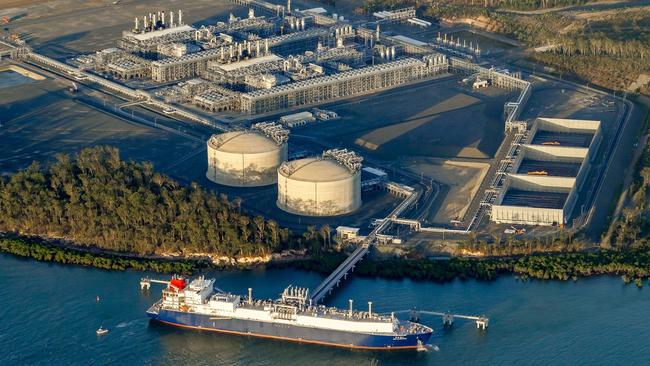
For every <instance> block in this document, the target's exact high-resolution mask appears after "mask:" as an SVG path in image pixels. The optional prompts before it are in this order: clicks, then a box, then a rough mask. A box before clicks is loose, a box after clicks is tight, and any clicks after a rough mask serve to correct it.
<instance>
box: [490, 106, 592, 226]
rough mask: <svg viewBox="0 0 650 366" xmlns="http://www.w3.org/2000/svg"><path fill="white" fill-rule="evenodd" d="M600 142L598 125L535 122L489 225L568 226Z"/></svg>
mask: <svg viewBox="0 0 650 366" xmlns="http://www.w3.org/2000/svg"><path fill="white" fill-rule="evenodd" d="M601 139H602V137H601V134H600V122H599V121H591V120H574V119H556V118H538V119H537V120H535V121H534V123H533V125H532V128H531V129H530V131H529V132H528V134H527V139H526V141H525V142H524V143H523V144H522V145H521V147H520V149H519V151H518V154H517V156H516V158H515V160H514V162H513V167H512V170H511V171H512V172H513V173H510V174H508V175H507V177H506V180H505V183H504V185H503V186H502V187H501V190H500V193H499V195H498V196H497V198H496V201H495V203H494V205H493V206H492V214H491V219H492V221H495V222H497V223H510V224H526V225H564V224H567V223H568V221H569V219H570V216H571V213H572V211H573V209H574V207H575V204H576V200H577V195H578V191H579V190H580V188H581V187H582V185H583V183H584V181H585V179H586V177H587V174H588V171H589V167H590V166H591V163H592V160H593V158H594V156H595V155H596V152H597V150H598V146H599V145H600V142H601Z"/></svg>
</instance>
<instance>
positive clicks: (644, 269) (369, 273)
mask: <svg viewBox="0 0 650 366" xmlns="http://www.w3.org/2000/svg"><path fill="white" fill-rule="evenodd" d="M0 252H3V253H7V254H11V255H14V256H17V257H23V258H29V259H35V260H37V261H41V262H54V263H60V264H75V265H82V266H85V267H94V268H98V269H105V270H122V271H123V270H127V269H133V270H138V271H153V272H158V273H177V274H183V275H193V274H196V273H197V272H201V271H207V270H220V271H241V270H252V269H255V268H263V269H285V268H291V269H295V270H301V271H311V272H317V273H321V274H328V273H330V272H331V271H332V270H333V269H334V268H336V267H337V266H338V265H339V264H340V263H341V262H342V261H343V260H345V258H346V257H347V256H346V254H344V253H340V252H331V253H326V254H324V255H322V256H320V257H319V258H313V257H311V258H302V259H300V258H293V259H290V260H287V259H282V260H275V261H270V262H267V263H256V264H236V265H218V264H215V263H212V262H210V261H208V260H207V259H198V258H197V259H191V258H173V259H171V258H170V259H167V258H162V257H156V258H150V257H141V256H136V255H128V254H122V253H106V252H97V251H91V250H87V248H74V247H70V246H66V247H63V246H56V245H52V244H49V243H48V242H47V241H46V240H44V239H42V238H41V239H36V238H24V237H19V236H14V237H6V236H4V237H0ZM354 273H355V274H357V275H360V276H362V277H372V278H383V279H404V278H408V279H411V280H416V281H432V282H448V281H452V280H455V279H461V280H463V279H475V280H483V281H490V280H495V279H496V278H498V277H499V276H501V275H514V276H516V277H517V278H518V279H521V280H524V281H525V280H528V279H541V280H556V281H567V280H574V281H575V280H577V279H578V278H586V277H593V276H598V275H609V276H620V277H621V278H622V279H623V281H624V282H625V283H630V282H634V283H635V284H636V285H637V286H638V287H642V286H643V283H644V281H645V280H647V279H650V248H649V247H646V246H642V247H639V248H636V249H630V250H626V251H611V250H610V251H602V250H601V251H595V252H594V251H590V252H564V253H539V254H531V255H526V256H516V257H515V256H511V257H489V258H480V259H479V258H466V257H451V258H449V259H445V260H441V259H425V258H419V259H408V258H387V259H376V258H367V259H365V260H364V261H362V262H360V264H359V266H358V267H357V269H356V270H355V272H354Z"/></svg>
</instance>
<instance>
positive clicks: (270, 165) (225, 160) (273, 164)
mask: <svg viewBox="0 0 650 366" xmlns="http://www.w3.org/2000/svg"><path fill="white" fill-rule="evenodd" d="M288 136H289V133H288V131H287V130H285V129H283V128H282V127H281V126H280V125H278V124H274V123H258V124H255V125H253V126H252V128H251V129H250V130H245V131H233V132H226V133H222V134H219V135H213V136H212V137H210V139H209V140H208V171H207V173H206V176H207V177H208V179H209V180H211V181H213V182H215V183H218V184H223V185H227V186H233V187H257V186H265V185H270V184H273V183H275V182H276V179H277V169H278V167H279V166H280V164H282V162H283V161H286V160H287V152H288V149H287V140H288Z"/></svg>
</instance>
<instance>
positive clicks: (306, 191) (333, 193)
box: [277, 172, 361, 216]
mask: <svg viewBox="0 0 650 366" xmlns="http://www.w3.org/2000/svg"><path fill="white" fill-rule="evenodd" d="M277 205H278V207H279V208H281V209H282V210H284V211H287V212H291V213H295V214H299V215H306V216H335V215H343V214H346V213H350V212H353V211H355V210H357V209H358V208H359V207H361V174H359V173H358V172H357V173H354V174H351V175H350V176H349V177H348V178H345V179H341V180H337V181H331V182H313V181H304V180H296V179H292V178H291V177H286V176H284V175H283V174H282V173H280V172H278V201H277Z"/></svg>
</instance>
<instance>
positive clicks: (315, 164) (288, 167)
mask: <svg viewBox="0 0 650 366" xmlns="http://www.w3.org/2000/svg"><path fill="white" fill-rule="evenodd" d="M280 173H281V174H282V175H284V176H285V177H287V178H291V179H294V180H300V181H306V182H335V181H339V180H343V179H347V178H350V177H351V176H352V175H353V173H351V172H350V171H349V170H348V169H347V168H346V167H345V166H343V165H341V164H339V163H338V162H337V161H335V160H332V159H326V158H321V157H313V158H304V159H298V160H293V161H288V162H285V163H283V164H282V166H280Z"/></svg>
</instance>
